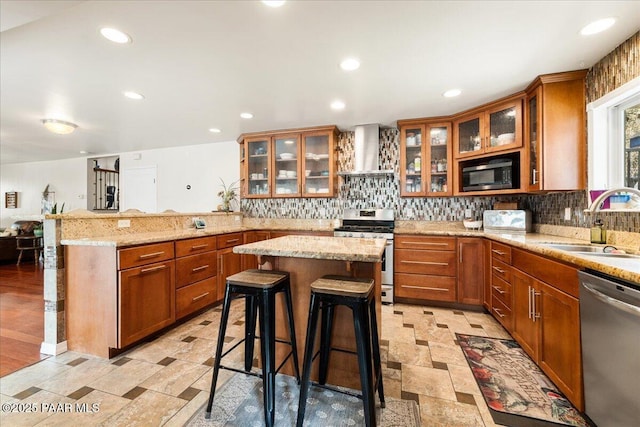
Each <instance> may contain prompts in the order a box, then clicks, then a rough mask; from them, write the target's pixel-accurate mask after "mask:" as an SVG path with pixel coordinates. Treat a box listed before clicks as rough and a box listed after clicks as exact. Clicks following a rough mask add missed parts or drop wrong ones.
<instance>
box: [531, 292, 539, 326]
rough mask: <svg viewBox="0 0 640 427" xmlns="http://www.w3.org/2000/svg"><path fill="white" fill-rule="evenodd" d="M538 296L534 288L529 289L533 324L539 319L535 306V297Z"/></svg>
mask: <svg viewBox="0 0 640 427" xmlns="http://www.w3.org/2000/svg"><path fill="white" fill-rule="evenodd" d="M537 296H540V292H536V289H535V288H533V287H532V288H531V319H532V320H533V321H534V322H535V321H536V319H539V318H540V313H538V307H537V304H536V297H537Z"/></svg>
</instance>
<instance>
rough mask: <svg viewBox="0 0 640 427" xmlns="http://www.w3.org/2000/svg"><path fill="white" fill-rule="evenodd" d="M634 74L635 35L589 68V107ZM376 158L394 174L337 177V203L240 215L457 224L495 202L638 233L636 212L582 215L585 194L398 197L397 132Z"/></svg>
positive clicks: (341, 156)
mask: <svg viewBox="0 0 640 427" xmlns="http://www.w3.org/2000/svg"><path fill="white" fill-rule="evenodd" d="M638 75H640V32H639V33H636V34H634V35H633V36H631V37H630V38H629V39H628V40H626V41H625V42H624V43H622V44H621V45H620V46H618V47H617V48H616V49H615V50H614V51H612V52H611V53H610V54H609V55H607V56H606V57H604V58H603V59H602V60H600V61H599V62H598V63H596V64H595V65H594V66H593V67H592V68H591V70H590V71H589V74H588V75H587V83H586V85H587V87H586V94H587V100H588V102H590V101H593V100H594V99H597V98H599V97H601V96H603V95H604V94H606V93H608V92H610V91H612V90H614V89H616V88H617V87H619V86H621V85H622V84H624V83H626V82H627V81H629V80H631V79H633V78H635V77H637V76H638ZM353 137H354V134H353V132H342V133H340V135H339V137H338V147H337V149H338V170H339V171H345V170H351V169H352V166H353ZM379 156H380V157H379V160H380V166H381V168H382V169H393V170H394V171H395V174H394V175H384V176H379V177H361V176H346V177H339V178H338V180H339V181H338V185H339V193H338V197H336V198H331V199H329V198H313V199H311V198H307V199H304V198H298V199H248V200H243V201H242V211H243V212H244V213H245V215H246V216H248V217H255V218H309V219H337V218H340V217H341V216H342V213H343V212H344V209H347V208H353V209H362V208H393V209H394V211H395V213H396V218H397V219H403V220H411V219H419V220H429V221H461V220H462V219H463V218H464V214H465V210H466V209H470V210H471V211H472V212H473V216H474V217H476V218H481V217H482V212H484V211H485V210H486V209H491V208H492V207H493V204H494V203H495V202H497V201H505V202H509V201H516V202H518V207H519V208H520V209H529V210H530V211H531V212H532V214H533V222H534V223H536V224H549V225H562V226H569V227H590V226H591V225H592V224H593V222H594V220H595V219H601V220H602V221H603V223H604V226H605V228H607V229H609V230H618V231H629V232H640V214H638V213H637V212H620V213H597V214H595V215H594V214H591V213H585V212H584V209H585V208H586V207H587V206H588V204H589V198H588V197H587V192H586V191H575V192H563V193H552V194H541V195H520V196H499V197H434V198H431V197H430V198H413V197H411V198H405V197H400V187H399V184H400V182H399V175H398V169H399V157H400V155H399V132H398V129H395V128H391V129H381V130H380V153H379ZM567 207H569V208H571V212H572V215H571V220H570V221H565V220H564V210H565V208H567Z"/></svg>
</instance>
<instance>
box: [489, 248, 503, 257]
mask: <svg viewBox="0 0 640 427" xmlns="http://www.w3.org/2000/svg"><path fill="white" fill-rule="evenodd" d="M491 252H493V253H496V254H498V255H500V256H502V255H505V254H506V252H502V251H499V250H497V249H491Z"/></svg>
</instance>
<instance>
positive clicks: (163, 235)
mask: <svg viewBox="0 0 640 427" xmlns="http://www.w3.org/2000/svg"><path fill="white" fill-rule="evenodd" d="M245 230H246V227H243V226H237V227H225V228H224V229H221V228H214V227H206V228H203V229H201V230H196V229H195V228H190V229H186V230H167V231H153V232H148V233H132V234H117V235H115V234H114V235H111V236H100V237H86V238H82V239H62V240H60V244H61V245H74V246H113V247H124V246H133V245H143V244H147V243H159V242H166V241H168V240H180V239H191V238H194V237H206V236H216V235H219V234H226V233H237V232H242V231H245Z"/></svg>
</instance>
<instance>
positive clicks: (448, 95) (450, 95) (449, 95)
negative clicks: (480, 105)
mask: <svg viewBox="0 0 640 427" xmlns="http://www.w3.org/2000/svg"><path fill="white" fill-rule="evenodd" d="M461 93H462V91H461V90H460V89H449V90H448V91H446V92H445V93H443V94H442V96H444V97H445V98H453V97H454V96H458V95H460V94H461Z"/></svg>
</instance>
